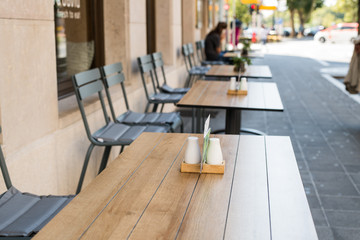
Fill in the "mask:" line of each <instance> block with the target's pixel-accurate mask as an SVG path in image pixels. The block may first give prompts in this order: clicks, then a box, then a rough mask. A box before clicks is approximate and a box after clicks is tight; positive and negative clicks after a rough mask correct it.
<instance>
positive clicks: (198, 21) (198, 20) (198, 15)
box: [195, 0, 203, 28]
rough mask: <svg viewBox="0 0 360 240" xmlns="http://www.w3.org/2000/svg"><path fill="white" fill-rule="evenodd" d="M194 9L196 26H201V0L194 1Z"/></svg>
mask: <svg viewBox="0 0 360 240" xmlns="http://www.w3.org/2000/svg"><path fill="white" fill-rule="evenodd" d="M195 4H196V6H195V9H196V28H202V19H203V14H202V13H203V4H202V0H196V1H195Z"/></svg>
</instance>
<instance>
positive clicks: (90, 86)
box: [72, 68, 169, 193]
mask: <svg viewBox="0 0 360 240" xmlns="http://www.w3.org/2000/svg"><path fill="white" fill-rule="evenodd" d="M72 80H73V85H74V88H75V95H76V99H77V102H78V105H79V108H80V113H81V116H82V119H83V122H84V126H85V131H86V135H87V137H88V139H89V140H90V146H89V148H88V150H87V153H86V156H85V160H84V165H83V168H82V171H81V175H80V179H79V183H78V187H77V190H76V192H77V193H79V192H80V190H81V186H82V184H83V181H84V177H85V173H86V169H87V166H88V163H89V159H90V155H91V152H92V150H93V149H94V147H95V146H104V147H105V150H104V154H103V157H102V160H101V164H100V168H99V173H101V172H102V171H103V170H104V169H105V167H106V165H107V161H108V158H109V154H110V151H111V147H112V146H121V151H122V150H123V148H124V146H127V145H129V144H131V143H132V142H133V141H134V140H135V139H136V138H137V137H138V136H139V135H140V134H141V133H142V132H167V131H168V130H169V127H168V126H129V125H125V124H121V123H114V122H111V121H110V118H109V116H108V114H107V110H106V106H105V101H104V98H103V96H102V90H103V89H104V87H103V81H102V78H101V74H100V70H99V69H98V68H96V69H91V70H88V71H85V72H82V73H78V74H76V75H74V76H73V78H72ZM95 94H97V95H98V99H99V100H100V103H101V108H102V111H103V115H104V120H105V121H104V123H105V125H104V126H103V127H101V128H100V129H99V130H97V131H95V132H94V133H92V132H91V130H90V126H89V123H88V121H87V117H86V113H85V108H84V104H83V101H84V100H85V99H86V98H88V97H90V96H93V95H95Z"/></svg>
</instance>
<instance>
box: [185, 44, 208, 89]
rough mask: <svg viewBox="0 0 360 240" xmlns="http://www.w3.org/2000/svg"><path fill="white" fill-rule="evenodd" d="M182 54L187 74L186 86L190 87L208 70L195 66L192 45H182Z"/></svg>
mask: <svg viewBox="0 0 360 240" xmlns="http://www.w3.org/2000/svg"><path fill="white" fill-rule="evenodd" d="M181 48H182V54H183V56H184V62H185V67H186V70H187V72H188V74H189V75H188V79H187V83H186V86H191V85H192V83H193V82H195V81H196V80H197V79H199V78H202V77H203V76H204V75H205V74H206V73H207V71H209V69H210V68H208V67H204V66H196V63H195V58H194V50H193V48H192V44H191V43H190V44H184V45H183V46H182V47H181Z"/></svg>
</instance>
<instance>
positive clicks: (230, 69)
mask: <svg viewBox="0 0 360 240" xmlns="http://www.w3.org/2000/svg"><path fill="white" fill-rule="evenodd" d="M241 75H242V76H244V77H248V78H272V74H271V71H270V68H269V66H267V65H249V66H248V67H247V68H246V71H245V72H244V73H242V74H241ZM205 76H209V77H237V76H239V72H235V71H234V65H213V66H211V68H210V70H209V71H208V72H207V73H206V74H205Z"/></svg>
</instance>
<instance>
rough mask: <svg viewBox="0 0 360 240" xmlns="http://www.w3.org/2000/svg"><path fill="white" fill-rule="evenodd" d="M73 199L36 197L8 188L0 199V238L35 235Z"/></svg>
mask: <svg viewBox="0 0 360 240" xmlns="http://www.w3.org/2000/svg"><path fill="white" fill-rule="evenodd" d="M73 198H74V196H73V195H70V196H37V195H33V194H29V193H22V192H20V191H18V190H17V189H16V188H14V187H11V188H9V190H7V191H6V192H5V193H4V194H3V195H2V196H1V198H0V236H1V237H16V236H21V237H28V236H31V235H33V234H35V233H37V232H38V231H40V229H41V228H42V227H44V226H45V225H46V224H47V223H48V222H49V221H50V220H51V219H52V218H53V217H54V216H55V215H56V214H57V213H58V212H59V211H60V210H61V209H63V208H64V207H65V206H66V205H67V204H68V203H69V202H70V201H71V200H72V199H73Z"/></svg>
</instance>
